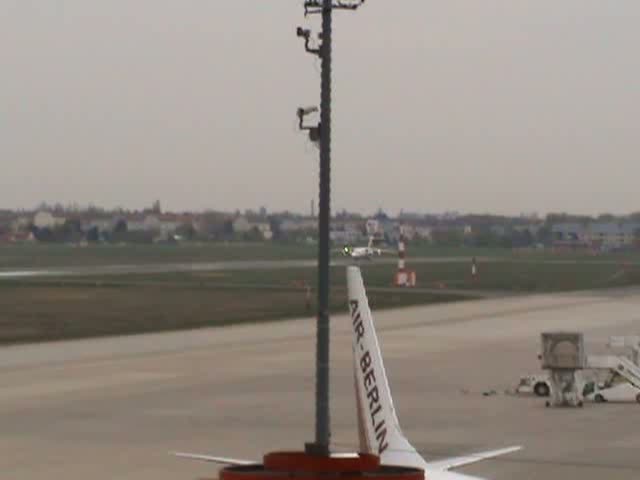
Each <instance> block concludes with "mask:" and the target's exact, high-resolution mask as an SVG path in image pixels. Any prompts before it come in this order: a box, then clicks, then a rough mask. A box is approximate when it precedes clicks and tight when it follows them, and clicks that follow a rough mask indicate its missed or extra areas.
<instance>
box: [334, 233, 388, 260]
mask: <svg viewBox="0 0 640 480" xmlns="http://www.w3.org/2000/svg"><path fill="white" fill-rule="evenodd" d="M334 252H340V253H341V254H342V255H344V256H345V257H350V258H353V259H354V260H372V259H373V257H380V256H382V255H397V254H398V252H397V251H394V250H385V249H382V248H375V247H374V246H373V237H369V243H368V244H367V246H366V247H354V246H352V245H345V246H344V247H343V248H342V249H341V250H334Z"/></svg>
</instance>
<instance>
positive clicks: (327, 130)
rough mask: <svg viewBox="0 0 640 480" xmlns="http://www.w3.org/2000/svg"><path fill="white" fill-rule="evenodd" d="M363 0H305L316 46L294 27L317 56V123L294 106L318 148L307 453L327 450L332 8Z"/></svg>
mask: <svg viewBox="0 0 640 480" xmlns="http://www.w3.org/2000/svg"><path fill="white" fill-rule="evenodd" d="M364 1H365V0H305V1H304V14H305V17H306V16H307V15H314V14H319V15H322V31H321V32H320V34H319V39H320V47H319V48H314V47H312V46H311V40H310V39H311V32H310V30H305V29H303V28H300V27H298V29H297V31H296V33H297V35H298V36H299V37H301V38H304V39H305V50H306V51H307V52H309V53H311V54H313V55H317V56H319V57H320V59H321V92H320V123H319V124H318V125H317V126H316V127H308V126H307V127H305V126H304V125H303V120H304V117H305V116H306V115H308V114H309V113H311V112H312V111H313V110H312V109H298V118H299V121H300V122H299V126H300V129H301V130H308V131H309V136H310V138H311V140H312V141H314V142H316V143H318V144H319V148H320V202H319V212H318V234H319V240H318V317H317V346H316V425H315V433H316V435H315V442H314V443H308V444H307V445H306V450H307V452H308V453H310V454H315V455H321V456H327V455H329V453H330V448H329V444H330V437H331V433H330V416H329V253H330V248H329V247H330V245H329V227H330V225H329V222H330V218H331V54H332V13H333V10H357V9H358V8H359V7H360V6H361V5H362V4H363V3H364Z"/></svg>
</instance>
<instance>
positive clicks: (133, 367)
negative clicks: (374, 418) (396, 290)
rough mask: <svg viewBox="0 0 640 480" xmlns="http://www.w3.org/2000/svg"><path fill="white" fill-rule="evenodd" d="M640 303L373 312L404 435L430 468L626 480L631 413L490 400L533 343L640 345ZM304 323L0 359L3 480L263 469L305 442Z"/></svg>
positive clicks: (308, 354) (632, 454)
mask: <svg viewBox="0 0 640 480" xmlns="http://www.w3.org/2000/svg"><path fill="white" fill-rule="evenodd" d="M639 307H640V295H638V294H636V293H635V291H633V290H629V291H626V292H625V293H624V294H616V295H614V294H610V293H596V294H585V293H581V294H565V295H553V296H552V295H545V296H530V297H523V298H506V299H499V300H498V299H491V300H482V301H476V302H462V303H459V304H449V305H438V306H432V307H420V308H408V309H404V310H400V311H388V312H374V315H375V317H376V321H377V324H378V328H379V334H380V340H381V343H382V348H383V349H384V353H385V359H386V363H387V370H388V373H389V374H390V380H391V386H392V389H393V390H394V395H395V402H396V407H397V409H398V412H399V416H400V421H401V423H402V424H403V425H404V429H405V432H406V434H407V435H408V436H409V438H410V439H411V440H412V442H413V443H414V444H415V445H416V446H417V447H418V448H419V449H420V450H421V451H422V452H424V453H425V455H428V456H431V457H437V456H445V455H453V454H459V453H469V452H472V451H475V450H484V449H488V448H497V447H502V446H507V445H513V444H522V445H524V446H525V447H526V448H525V450H523V451H522V452H518V453H516V454H513V455H510V456H508V457H503V458H500V459H496V460H492V461H487V462H485V463H482V464H478V465H475V466H473V467H469V468H467V469H465V471H466V472H469V473H475V474H479V475H483V476H485V477H487V478H491V479H494V480H507V479H509V480H511V479H514V478H518V479H520V480H529V479H547V480H567V479H574V478H576V479H578V478H579V479H582V480H590V479H594V480H595V479H598V480H600V479H607V480H616V479H620V480H623V479H625V480H626V479H629V480H630V479H637V478H639V476H640V457H639V456H638V451H640V429H639V428H638V421H637V420H636V419H635V416H636V415H637V414H639V412H640V411H639V410H638V406H637V405H633V404H631V405H598V406H596V405H587V406H586V407H585V408H584V409H575V410H555V409H545V408H544V405H543V401H541V400H538V399H533V398H530V399H526V398H515V397H511V396H506V395H497V396H493V397H484V396H482V392H483V391H485V390H488V389H495V390H497V391H498V392H502V391H503V390H504V389H505V388H507V387H509V386H511V385H512V383H513V382H514V381H515V380H516V378H517V377H518V375H520V374H521V373H524V372H527V371H530V370H534V371H535V370H536V368H537V361H536V353H537V349H538V334H539V332H540V331H542V330H547V329H558V328H564V329H580V330H582V331H584V332H585V333H586V335H587V340H588V343H589V346H592V345H599V344H603V343H604V342H605V341H606V339H607V338H608V336H609V335H612V334H625V333H629V334H631V333H636V334H637V333H638V332H639V331H640V313H638V312H639V311H640V308H639ZM313 327H314V325H313V323H312V322H311V321H310V320H300V321H292V322H281V323H273V324H263V325H255V326H243V327H231V328H223V329H213V330H200V331H191V332H178V333H163V334H151V335H141V336H134V337H122V338H109V339H98V340H83V341H75V342H63V343H52V344H42V345H31V346H16V347H5V348H2V349H0V425H1V428H0V452H2V454H1V455H0V472H1V474H0V477H1V478H6V479H20V480H34V479H50V478H64V479H66V480H79V479H83V480H85V479H89V478H90V479H92V480H101V479H104V480H107V479H109V480H113V479H138V480H151V479H153V480H165V479H166V480H169V479H170V480H176V479H195V478H202V477H207V476H210V477H215V472H216V469H215V467H213V466H212V465H209V464H201V463H197V462H195V463H194V462H190V461H186V460H182V459H176V458H173V457H171V456H169V455H167V452H168V451H170V450H182V451H191V452H200V453H215V454H219V455H228V456H237V457H248V458H259V456H260V453H261V452H265V451H269V450H273V449H280V448H299V447H301V446H302V444H303V442H305V441H308V440H310V439H311V438H312V434H313V432H312V428H313V419H312V415H313V404H312V399H313V388H314V381H313V363H312V362H313V352H314V339H313ZM349 327H350V325H349V320H348V318H347V317H346V316H343V317H334V319H333V330H332V337H333V345H332V366H333V370H332V396H333V397H332V416H333V418H332V420H333V440H334V443H335V444H336V445H337V446H339V447H344V448H348V447H350V446H351V447H352V448H353V447H354V446H355V444H356V441H357V436H356V430H355V405H354V400H353V386H352V382H353V377H352V371H351V351H350V341H351V339H350V336H349V332H350V330H349Z"/></svg>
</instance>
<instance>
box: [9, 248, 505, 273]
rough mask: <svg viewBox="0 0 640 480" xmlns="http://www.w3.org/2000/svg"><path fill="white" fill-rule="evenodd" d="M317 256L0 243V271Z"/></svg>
mask: <svg viewBox="0 0 640 480" xmlns="http://www.w3.org/2000/svg"><path fill="white" fill-rule="evenodd" d="M410 254H411V255H413V256H428V257H442V256H468V257H471V256H474V255H475V256H492V257H504V256H510V255H511V252H510V251H509V250H506V249H481V248H473V249H471V248H445V247H422V246H421V247H417V246H416V247H415V248H413V249H411V250H410ZM316 256H317V247H316V246H315V245H299V244H293V245H284V244H266V243H206V244H182V245H175V246H172V245H122V246H118V245H93V246H88V247H74V246H70V245H44V244H34V245H15V246H0V270H10V269H18V268H47V267H75V266H97V265H131V264H136V265H147V264H154V263H195V262H216V261H225V260H279V259H290V260H298V259H300V260H302V259H314V258H316Z"/></svg>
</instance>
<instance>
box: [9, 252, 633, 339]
mask: <svg viewBox="0 0 640 480" xmlns="http://www.w3.org/2000/svg"><path fill="white" fill-rule="evenodd" d="M427 250H428V252H427V253H428V254H430V255H431V256H440V257H445V256H462V255H467V256H471V255H477V256H482V257H494V260H499V261H486V262H482V261H481V262H480V263H479V275H478V276H477V277H476V278H475V279H474V278H472V277H471V275H470V264H469V263H468V262H461V263H460V262H459V263H455V262H446V261H445V262H442V263H418V262H414V263H411V261H410V260H409V266H410V267H411V268H413V269H415V270H416V272H417V277H418V286H419V287H421V289H416V290H403V289H398V290H393V289H389V287H391V284H392V279H393V274H394V271H395V265H389V264H380V263H376V262H375V261H374V262H364V263H363V264H362V269H363V275H364V278H365V282H366V284H367V286H368V287H369V288H370V291H369V293H370V297H371V303H372V305H373V306H374V308H389V307H400V306H405V305H413V304H428V303H435V302H450V301H458V300H463V299H466V298H469V296H468V295H465V294H461V293H460V292H464V291H465V290H467V291H469V294H471V292H470V290H476V291H489V290H491V291H502V292H555V291H571V290H585V289H597V288H608V287H618V286H626V285H637V284H640V266H639V265H638V264H636V263H635V260H634V257H629V256H607V257H597V258H592V257H590V258H588V259H587V258H579V257H573V256H568V257H553V258H552V259H550V258H547V257H536V256H532V257H525V258H522V257H520V256H517V255H510V254H508V251H501V252H496V251H491V250H489V251H483V252H482V253H481V254H479V253H478V252H477V251H472V250H471V251H470V250H465V249H458V250H456V251H452V250H450V249H425V251H427ZM505 252H506V253H505ZM421 253H422V252H421ZM313 256H315V248H313V247H302V246H295V247H285V246H278V245H270V246H265V245H228V246H225V245H209V246H204V247H196V246H189V247H170V246H164V247H163V246H144V247H142V246H141V247H93V248H72V247H65V246H44V247H43V246H29V247H10V248H9V247H3V248H0V260H1V261H2V262H3V263H2V266H3V267H4V268H5V269H7V268H28V267H31V268H43V267H51V266H63V265H64V266H79V265H82V266H87V265H110V264H132V263H135V264H152V263H158V262H164V263H171V262H205V261H216V260H231V259H236V260H238V259H244V260H249V259H279V258H281V259H291V258H312V257H313ZM496 257H500V258H496ZM567 259H570V260H571V261H564V260H567ZM587 260H588V261H587ZM316 277H317V272H316V270H315V268H288V269H287V268H284V269H277V270H237V271H219V272H215V271H210V272H197V273H165V274H130V275H105V276H98V277H96V276H91V277H81V276H73V277H59V278H54V277H42V278H35V277H34V278H23V279H18V280H16V279H14V280H10V279H4V280H2V281H0V343H15V342H33V341H44V340H57V339H65V338H78V337H88V336H100V335H112V334H129V333H140V332H148V331H158V330H169V329H183V328H196V327H204V326H219V325H228V324H232V323H243V322H261V321H266V320H274V319H283V318H291V317H301V316H302V317H304V316H307V315H308V316H310V317H311V316H313V315H314V312H315V308H316V307H315V295H316V294H315V285H316ZM331 277H332V279H331V281H332V288H333V290H332V310H333V311H340V312H344V311H345V310H346V291H345V272H344V267H333V268H332V271H331ZM303 285H310V286H311V288H312V295H311V298H312V303H311V305H310V306H309V308H307V306H306V300H305V289H304V288H303ZM425 289H434V291H426V290H425ZM447 289H454V290H455V291H452V292H447Z"/></svg>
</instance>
